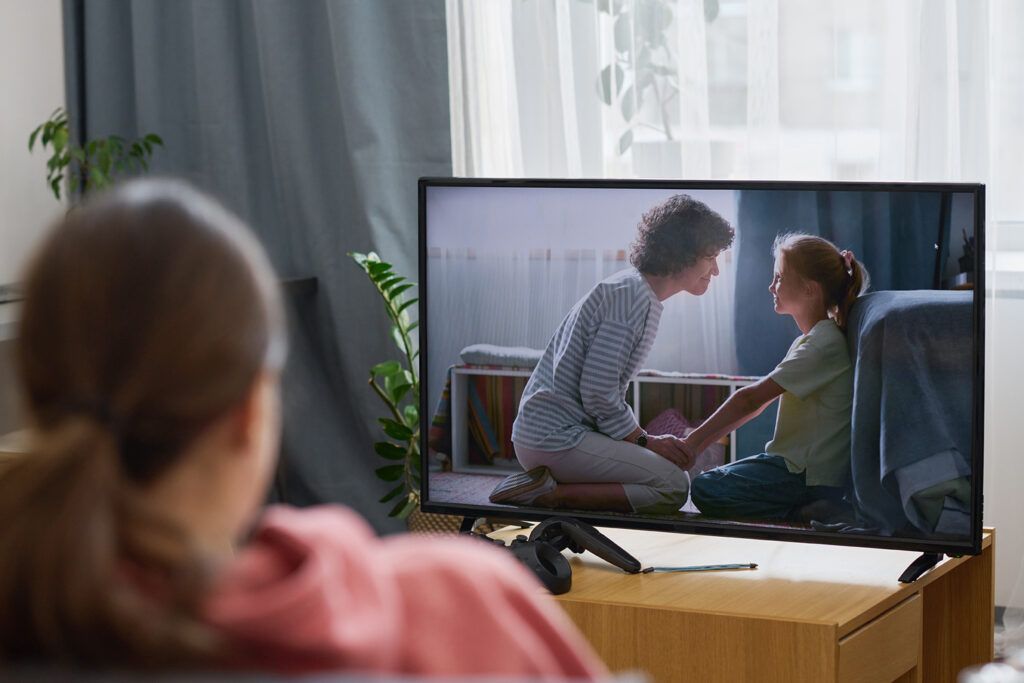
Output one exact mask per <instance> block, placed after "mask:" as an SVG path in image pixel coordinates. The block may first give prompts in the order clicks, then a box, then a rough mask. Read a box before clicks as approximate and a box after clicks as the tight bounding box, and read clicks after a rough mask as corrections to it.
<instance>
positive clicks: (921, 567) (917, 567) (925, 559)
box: [900, 553, 942, 583]
mask: <svg viewBox="0 0 1024 683" xmlns="http://www.w3.org/2000/svg"><path fill="white" fill-rule="evenodd" d="M941 559H942V553H923V554H922V555H921V557H919V558H917V559H916V560H914V561H913V562H911V563H910V566H909V567H907V569H906V571H904V572H903V574H902V575H901V576H900V583H913V582H915V581H917V580H918V579H919V578H921V576H922V575H923V574H924V573H925V572H926V571H928V570H929V569H931V568H932V567H934V566H935V565H936V564H938V562H939V560H941Z"/></svg>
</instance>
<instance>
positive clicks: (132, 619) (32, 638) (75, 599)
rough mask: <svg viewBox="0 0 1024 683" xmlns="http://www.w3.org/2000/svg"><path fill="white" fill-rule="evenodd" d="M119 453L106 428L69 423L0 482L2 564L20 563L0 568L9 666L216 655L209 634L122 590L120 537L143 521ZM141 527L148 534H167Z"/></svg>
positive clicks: (185, 598) (0, 627)
mask: <svg viewBox="0 0 1024 683" xmlns="http://www.w3.org/2000/svg"><path fill="white" fill-rule="evenodd" d="M116 448H117V445H116V437H115V435H114V434H113V433H111V432H110V431H109V430H108V429H107V428H105V427H104V426H103V425H100V424H98V423H97V422H95V421H94V420H92V419H89V418H87V417H82V416H76V417H71V418H68V419H67V420H65V421H64V422H63V423H62V424H61V425H60V426H59V427H58V428H57V429H54V430H52V431H50V432H48V433H45V434H43V435H42V436H41V437H40V438H39V441H38V443H37V444H36V445H35V448H34V449H33V453H32V454H31V455H30V456H27V457H24V458H22V459H21V460H20V461H18V462H16V463H15V464H14V465H13V466H12V467H11V468H10V469H9V470H8V471H6V472H5V473H4V474H3V476H2V479H0V493H2V495H0V519H3V520H4V524H3V530H2V531H0V557H3V558H15V557H16V558H18V559H17V561H4V562H0V588H2V589H3V592H4V600H5V609H4V611H3V615H2V617H0V643H2V648H3V652H4V659H9V660H36V659H40V658H45V659H47V660H57V661H64V662H72V663H75V664H77V665H86V666H88V665H104V664H110V663H111V662H118V661H121V662H123V661H126V660H128V661H130V660H131V659H136V661H135V662H133V663H135V664H136V665H145V666H150V665H152V666H166V665H167V664H169V663H171V662H170V661H169V660H168V658H169V657H173V658H174V659H176V660H178V662H177V663H178V664H179V665H180V664H183V663H187V661H188V658H193V657H194V658H196V659H198V658H200V655H201V653H203V652H212V650H213V643H214V640H213V638H212V636H211V634H209V633H206V632H205V631H204V629H202V628H201V627H199V626H197V625H194V624H190V623H189V621H190V620H189V619H187V618H183V617H181V616H179V617H177V618H170V619H169V618H167V616H163V615H161V614H160V613H158V612H156V611H155V610H154V609H152V608H147V606H146V603H145V601H144V600H142V599H141V598H140V597H139V596H138V595H137V594H134V593H133V591H132V590H129V589H127V588H126V586H125V581H124V577H123V576H121V575H120V573H121V572H122V571H123V570H124V566H123V565H122V564H121V563H122V561H123V560H124V550H125V549H126V545H129V543H126V541H128V539H126V538H124V535H125V533H126V532H128V527H129V526H134V525H136V524H138V521H133V522H132V524H130V525H125V524H124V520H125V519H133V520H137V517H138V516H137V515H136V514H134V512H135V511H133V510H131V507H132V505H133V502H132V501H131V500H130V499H129V497H127V496H125V495H123V494H122V491H121V484H120V482H119V479H120V474H119V472H118V464H117V457H118V455H117V453H116ZM142 519H145V516H144V515H143V516H142ZM142 526H144V527H146V528H145V533H146V534H159V533H161V532H162V533H164V534H165V535H166V534H167V531H169V530H168V529H162V528H161V527H160V526H159V525H147V524H145V523H144V522H143V524H142ZM138 531H142V529H141V528H137V529H136V533H138ZM129 533H130V532H129ZM163 545H165V546H167V547H170V546H171V545H172V543H164V544H163ZM183 551H184V549H183V548H182V549H181V552H182V554H184V552H183ZM182 559H183V558H179V561H181V560H182ZM172 564H174V563H173V562H172ZM168 569H170V567H168ZM14 587H18V590H12V588H14ZM194 597H195V596H194V595H188V592H187V591H183V592H181V593H180V594H179V595H176V596H172V597H171V598H170V600H169V601H168V603H167V604H165V606H164V607H163V608H162V609H161V610H160V612H167V610H170V611H171V612H180V613H181V614H182V615H184V614H187V605H188V603H189V602H191V601H192V600H194ZM174 602H178V603H180V604H177V605H174V604H173V603H174ZM154 617H156V618H154ZM172 624H176V625H174V626H173V627H172ZM177 624H180V625H177ZM126 646H128V647H129V648H131V650H134V651H131V652H125V648H126ZM183 657H186V659H185V660H184V661H182V658H183Z"/></svg>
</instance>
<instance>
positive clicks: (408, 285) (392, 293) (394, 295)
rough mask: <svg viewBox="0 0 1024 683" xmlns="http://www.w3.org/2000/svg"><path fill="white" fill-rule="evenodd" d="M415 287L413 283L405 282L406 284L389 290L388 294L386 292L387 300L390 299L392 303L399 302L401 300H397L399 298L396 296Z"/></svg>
mask: <svg viewBox="0 0 1024 683" xmlns="http://www.w3.org/2000/svg"><path fill="white" fill-rule="evenodd" d="M415 286H416V285H414V284H413V283H411V282H407V283H405V284H404V285H398V286H397V287H395V288H394V289H392V290H391V291H390V292H388V297H389V298H390V299H391V300H392V301H401V299H399V298H398V295H399V294H401V293H402V292H404V291H405V290H407V289H412V288H413V287H415Z"/></svg>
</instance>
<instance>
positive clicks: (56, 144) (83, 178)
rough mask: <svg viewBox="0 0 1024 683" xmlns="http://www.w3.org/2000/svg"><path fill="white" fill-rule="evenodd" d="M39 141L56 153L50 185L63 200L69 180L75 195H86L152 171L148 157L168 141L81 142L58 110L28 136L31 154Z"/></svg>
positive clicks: (50, 163)
mask: <svg viewBox="0 0 1024 683" xmlns="http://www.w3.org/2000/svg"><path fill="white" fill-rule="evenodd" d="M36 142H38V143H39V146H40V147H41V148H46V147H47V146H49V147H50V148H51V150H52V153H51V154H50V158H49V159H48V160H47V162H46V182H47V184H49V186H50V190H51V191H52V192H53V196H55V197H56V198H57V199H60V189H61V186H62V185H63V182H64V180H65V178H67V179H68V182H69V184H70V187H71V193H72V194H74V193H75V192H76V191H78V190H79V188H81V191H82V192H83V193H89V192H90V191H92V190H96V189H101V188H104V187H108V186H110V185H113V183H114V179H115V177H116V176H118V175H121V174H126V173H133V172H137V171H140V170H141V171H147V170H149V164H148V162H147V158H148V157H149V156H151V155H152V154H153V148H154V147H155V146H160V147H162V146H163V144H164V141H163V140H162V139H161V138H160V136H159V135H156V134H154V133H149V134H147V135H143V136H142V137H140V138H138V139H136V140H135V141H133V142H130V143H129V142H128V141H127V140H125V139H124V138H123V137H120V136H118V135H110V136H108V137H105V138H96V139H94V140H85V141H84V142H82V143H79V142H78V141H77V140H76V138H75V136H74V135H73V133H72V130H71V126H70V125H69V123H68V115H67V112H65V111H64V108H63V107H57V108H56V109H55V110H54V111H53V113H52V114H50V117H49V118H48V119H47V120H46V121H44V122H43V123H41V124H39V125H38V126H37V127H36V128H35V130H33V131H32V133H31V134H30V135H29V136H28V149H29V151H30V152H31V151H32V149H33V147H35V144H36Z"/></svg>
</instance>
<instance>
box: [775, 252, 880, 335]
mask: <svg viewBox="0 0 1024 683" xmlns="http://www.w3.org/2000/svg"><path fill="white" fill-rule="evenodd" d="M780 253H782V254H785V255H786V264H787V265H788V266H789V267H790V268H792V269H793V270H794V271H796V273H797V274H798V275H799V276H800V277H802V278H804V279H805V280H811V281H813V282H817V283H818V284H819V285H820V286H821V293H822V296H823V297H824V299H825V309H826V310H827V311H828V312H829V314H830V315H831V316H832V318H833V319H834V320H835V321H836V324H837V325H839V327H840V328H842V329H843V330H844V331H845V330H846V323H847V321H848V320H849V316H850V307H851V306H853V302H854V301H856V300H857V297H858V296H860V295H861V294H863V293H864V292H866V291H867V290H868V287H869V286H870V284H871V277H870V276H869V275H868V271H867V269H866V268H865V267H864V265H863V264H862V263H860V262H859V261H857V259H856V258H854V255H853V252H848V251H840V250H839V248H838V247H836V245H834V244H832V243H831V242H829V241H828V240H827V239H825V238H823V237H817V236H815V235H805V234H802V233H786V234H783V235H779V236H778V237H776V238H775V243H774V244H773V245H772V254H773V255H774V256H775V258H778V257H779V254H780Z"/></svg>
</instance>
